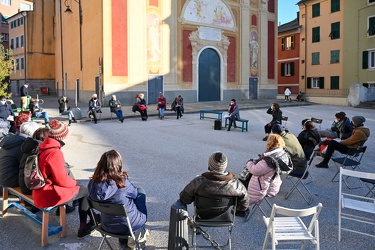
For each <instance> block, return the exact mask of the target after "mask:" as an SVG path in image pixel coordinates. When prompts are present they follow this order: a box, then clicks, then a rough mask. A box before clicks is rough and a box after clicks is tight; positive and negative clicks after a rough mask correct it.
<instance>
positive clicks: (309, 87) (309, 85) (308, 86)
mask: <svg viewBox="0 0 375 250" xmlns="http://www.w3.org/2000/svg"><path fill="white" fill-rule="evenodd" d="M306 87H307V88H308V89H311V77H307V86H306Z"/></svg>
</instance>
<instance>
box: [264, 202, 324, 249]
mask: <svg viewBox="0 0 375 250" xmlns="http://www.w3.org/2000/svg"><path fill="white" fill-rule="evenodd" d="M322 207H323V205H322V204H321V203H319V204H318V205H317V206H315V207H311V208H307V209H290V208H285V207H280V206H277V205H276V204H274V205H273V207H272V212H271V216H270V217H269V218H267V217H265V216H263V221H264V223H265V224H266V226H267V232H266V236H265V238H264V243H263V250H264V249H266V247H267V245H268V238H269V237H271V238H272V240H271V243H272V249H276V245H278V244H289V245H290V244H295V243H296V242H297V241H302V245H301V249H304V248H305V246H306V243H307V242H308V241H310V242H311V243H312V244H314V245H315V249H319V223H318V217H319V214H320V211H321V210H322ZM276 215H284V216H276ZM307 216H312V218H311V221H310V224H309V226H308V227H306V225H305V224H304V223H303V221H302V220H301V218H300V217H307Z"/></svg>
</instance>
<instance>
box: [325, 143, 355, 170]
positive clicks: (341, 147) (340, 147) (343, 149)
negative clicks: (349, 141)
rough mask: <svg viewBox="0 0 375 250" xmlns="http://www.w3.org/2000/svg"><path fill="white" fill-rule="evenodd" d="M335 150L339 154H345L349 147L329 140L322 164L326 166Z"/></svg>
mask: <svg viewBox="0 0 375 250" xmlns="http://www.w3.org/2000/svg"><path fill="white" fill-rule="evenodd" d="M335 150H337V151H339V152H340V153H343V154H347V153H348V151H349V147H348V146H345V145H344V144H341V143H339V142H337V141H335V140H330V141H329V143H328V147H327V151H326V154H325V156H324V160H323V162H324V163H326V164H328V162H329V160H330V159H331V157H332V154H333V152H334V151H335Z"/></svg>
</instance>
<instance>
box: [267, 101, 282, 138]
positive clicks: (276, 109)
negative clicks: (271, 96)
mask: <svg viewBox="0 0 375 250" xmlns="http://www.w3.org/2000/svg"><path fill="white" fill-rule="evenodd" d="M267 114H270V115H272V121H270V122H269V123H267V124H266V125H265V126H264V132H265V133H266V136H265V137H264V138H263V141H267V139H268V135H269V133H271V130H272V126H273V125H274V124H281V119H282V118H283V112H282V111H281V110H280V106H279V104H277V103H272V105H271V107H270V108H269V109H268V110H267Z"/></svg>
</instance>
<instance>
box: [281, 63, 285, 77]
mask: <svg viewBox="0 0 375 250" xmlns="http://www.w3.org/2000/svg"><path fill="white" fill-rule="evenodd" d="M281 76H285V63H282V64H281Z"/></svg>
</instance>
